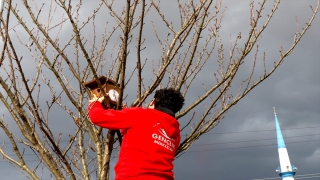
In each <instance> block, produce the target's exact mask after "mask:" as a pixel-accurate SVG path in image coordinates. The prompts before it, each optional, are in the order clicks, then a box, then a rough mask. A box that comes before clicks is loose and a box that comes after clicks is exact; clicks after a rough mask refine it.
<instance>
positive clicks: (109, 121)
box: [88, 102, 138, 129]
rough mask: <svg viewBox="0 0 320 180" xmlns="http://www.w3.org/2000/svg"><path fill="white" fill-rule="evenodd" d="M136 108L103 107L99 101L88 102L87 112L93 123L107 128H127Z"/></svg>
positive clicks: (133, 118) (131, 122) (132, 119)
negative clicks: (114, 108) (116, 108)
mask: <svg viewBox="0 0 320 180" xmlns="http://www.w3.org/2000/svg"><path fill="white" fill-rule="evenodd" d="M137 110H138V109H136V108H125V109H122V110H113V109H103V107H102V105H101V104H100V103H99V102H93V103H91V104H89V108H88V113H89V117H90V120H91V122H92V123H93V124H95V125H97V126H100V127H103V128H108V129H124V128H129V127H131V126H132V124H133V123H134V121H135V119H136V118H135V116H136V112H137Z"/></svg>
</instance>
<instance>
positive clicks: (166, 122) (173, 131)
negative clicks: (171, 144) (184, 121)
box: [155, 107, 180, 139]
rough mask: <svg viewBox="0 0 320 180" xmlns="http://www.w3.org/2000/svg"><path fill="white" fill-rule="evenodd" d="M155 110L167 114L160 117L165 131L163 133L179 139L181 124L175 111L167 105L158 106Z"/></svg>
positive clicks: (161, 125)
mask: <svg viewBox="0 0 320 180" xmlns="http://www.w3.org/2000/svg"><path fill="white" fill-rule="evenodd" d="M155 110H158V111H161V112H162V113H165V114H166V115H165V116H164V118H159V121H160V124H159V125H160V128H162V129H163V130H164V131H165V132H163V135H167V136H168V137H169V138H173V139H177V138H178V136H179V131H180V128H179V126H180V124H179V122H178V120H177V119H176V118H175V114H174V112H173V111H171V110H170V109H168V108H165V107H157V108H155Z"/></svg>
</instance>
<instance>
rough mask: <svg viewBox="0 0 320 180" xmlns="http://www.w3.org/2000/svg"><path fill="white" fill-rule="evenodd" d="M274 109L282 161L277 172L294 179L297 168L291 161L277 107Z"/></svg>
mask: <svg viewBox="0 0 320 180" xmlns="http://www.w3.org/2000/svg"><path fill="white" fill-rule="evenodd" d="M273 111H274V119H275V121H276V131H277V142H278V153H279V161H280V167H278V169H277V170H276V172H277V173H279V176H281V177H282V179H283V180H294V178H293V176H294V175H295V174H296V170H297V168H296V167H294V166H293V165H291V163H290V159H289V155H288V151H287V148H286V144H285V143H284V139H283V136H282V133H281V129H280V125H279V122H278V118H277V114H276V109H275V108H273Z"/></svg>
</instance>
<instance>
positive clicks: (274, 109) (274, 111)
mask: <svg viewBox="0 0 320 180" xmlns="http://www.w3.org/2000/svg"><path fill="white" fill-rule="evenodd" d="M273 113H274V115H275V116H276V115H277V113H276V108H275V107H273Z"/></svg>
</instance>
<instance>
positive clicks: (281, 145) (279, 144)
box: [274, 115, 286, 148]
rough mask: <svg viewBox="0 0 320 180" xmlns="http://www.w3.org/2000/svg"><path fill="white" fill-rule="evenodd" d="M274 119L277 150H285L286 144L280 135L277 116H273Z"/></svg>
mask: <svg viewBox="0 0 320 180" xmlns="http://www.w3.org/2000/svg"><path fill="white" fill-rule="evenodd" d="M274 119H275V121H276V130H277V142H278V148H286V144H285V143H284V140H283V136H282V133H281V129H280V125H279V122H278V118H277V115H274Z"/></svg>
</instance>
